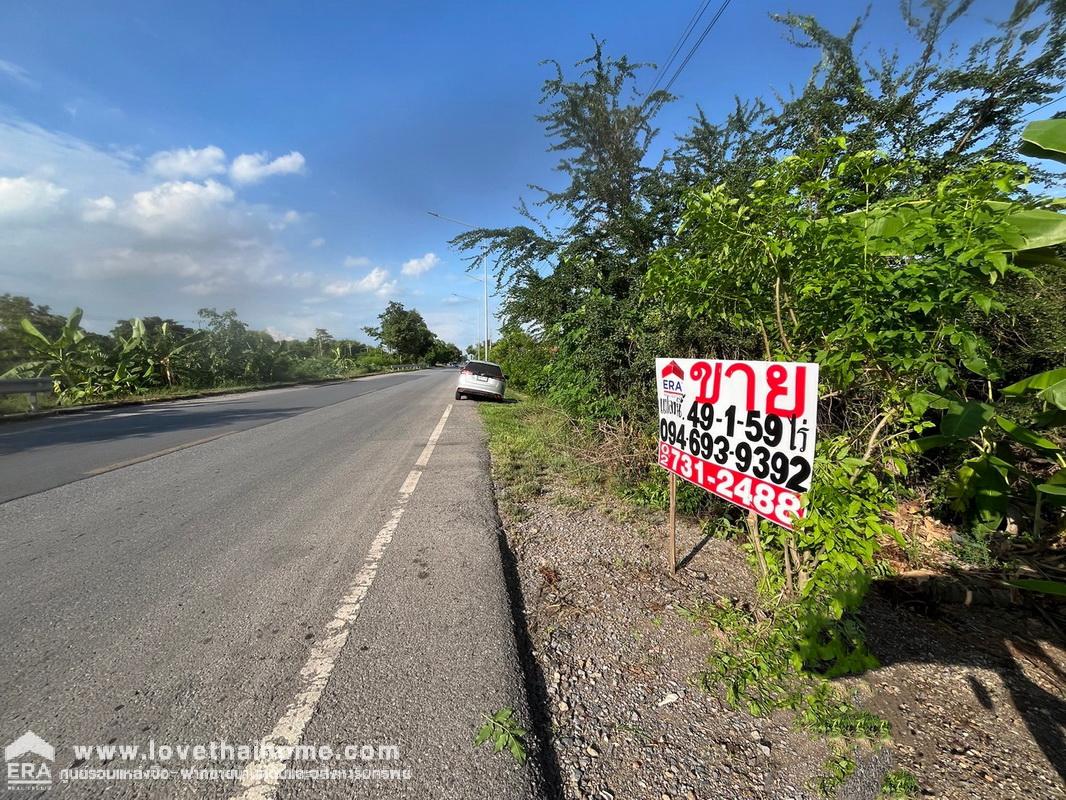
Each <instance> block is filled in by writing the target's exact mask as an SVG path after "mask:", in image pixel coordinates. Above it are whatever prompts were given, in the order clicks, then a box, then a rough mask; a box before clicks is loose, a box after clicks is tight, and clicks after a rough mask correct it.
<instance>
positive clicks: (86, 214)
mask: <svg viewBox="0 0 1066 800" xmlns="http://www.w3.org/2000/svg"><path fill="white" fill-rule="evenodd" d="M116 208H117V204H116V203H115V198H113V197H112V196H111V195H108V194H105V195H102V196H100V197H94V198H92V199H90V200H86V201H85V204H84V207H83V210H82V212H81V218H82V219H83V220H85V221H86V222H107V221H108V220H109V219H111V218H112V217H113V216H114V214H115V209H116Z"/></svg>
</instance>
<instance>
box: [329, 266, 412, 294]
mask: <svg viewBox="0 0 1066 800" xmlns="http://www.w3.org/2000/svg"><path fill="white" fill-rule="evenodd" d="M395 287H396V281H390V280H389V273H388V270H384V269H382V268H381V267H374V269H372V270H370V272H369V273H367V274H366V275H364V276H363V277H362V278H360V279H359V280H356V281H333V282H331V283H327V284H326V285H325V286H323V287H322V291H323V292H325V293H326V294H328V295H329V296H330V297H347V296H348V295H350V294H368V293H370V292H375V293H377V294H379V295H380V294H382V293H385V294H388V293H389V292H391V291H392V290H393V289H394V288H395Z"/></svg>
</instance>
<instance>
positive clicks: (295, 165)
mask: <svg viewBox="0 0 1066 800" xmlns="http://www.w3.org/2000/svg"><path fill="white" fill-rule="evenodd" d="M269 159H270V156H269V155H268V154H266V153H242V154H241V155H239V156H237V157H236V158H235V159H233V163H232V164H230V168H229V174H230V177H231V178H232V179H233V180H234V181H236V182H237V183H258V182H259V181H261V180H263V179H264V178H268V177H270V176H271V175H291V174H294V173H299V172H303V171H304V165H305V164H306V161H305V160H304V157H303V156H302V155H301V154H300V153H298V152H296V151H295V150H294V151H292V152H291V153H289V154H288V155H284V156H279V157H278V158H275V159H274V160H273V161H270V160H269Z"/></svg>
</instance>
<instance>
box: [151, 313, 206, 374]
mask: <svg viewBox="0 0 1066 800" xmlns="http://www.w3.org/2000/svg"><path fill="white" fill-rule="evenodd" d="M203 338H204V337H203V332H202V331H197V332H195V333H190V334H189V335H187V336H185V337H184V338H183V339H175V338H174V336H173V334H172V333H171V331H170V323H169V322H164V323H163V325H162V326H161V327H160V329H159V336H158V337H156V339H155V340H154V341H152V342H151V343H150V345H149V347H150V349H151V359H152V364H153V366H158V367H159V369H160V370H162V372H163V379H164V380H165V381H166V382H167V386H170V387H172V386H174V383H175V381H176V375H175V370H176V366H175V359H176V357H177V356H179V355H181V353H183V352H184V351H186V350H188V349H189V348H191V347H193V346H195V345H199V344H200V342H202V341H203Z"/></svg>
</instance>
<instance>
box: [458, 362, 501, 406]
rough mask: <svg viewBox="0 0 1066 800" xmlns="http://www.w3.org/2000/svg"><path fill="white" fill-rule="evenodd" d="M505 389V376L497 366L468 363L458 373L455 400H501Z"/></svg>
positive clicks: (484, 363) (483, 363)
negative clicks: (470, 398) (467, 398)
mask: <svg viewBox="0 0 1066 800" xmlns="http://www.w3.org/2000/svg"><path fill="white" fill-rule="evenodd" d="M506 388H507V376H506V375H504V374H503V369H501V367H500V365H499V364H493V363H492V362H491V361H468V362H466V363H465V364H464V365H463V368H462V369H461V370H460V371H459V385H458V386H457V387H456V389H455V399H456V400H462V399H463V398H464V397H491V398H492V399H493V400H503V392H504V389H506Z"/></svg>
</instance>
